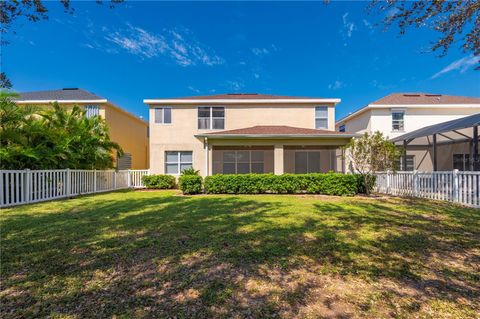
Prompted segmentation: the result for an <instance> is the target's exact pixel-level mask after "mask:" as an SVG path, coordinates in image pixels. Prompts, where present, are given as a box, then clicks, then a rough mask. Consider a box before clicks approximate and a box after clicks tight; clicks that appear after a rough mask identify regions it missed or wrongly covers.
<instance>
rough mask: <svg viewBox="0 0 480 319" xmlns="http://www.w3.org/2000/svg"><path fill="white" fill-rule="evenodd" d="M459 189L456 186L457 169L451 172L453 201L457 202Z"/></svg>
mask: <svg viewBox="0 0 480 319" xmlns="http://www.w3.org/2000/svg"><path fill="white" fill-rule="evenodd" d="M459 193H460V188H459V185H458V169H454V170H453V201H454V202H458V200H459Z"/></svg>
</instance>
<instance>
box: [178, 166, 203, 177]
mask: <svg viewBox="0 0 480 319" xmlns="http://www.w3.org/2000/svg"><path fill="white" fill-rule="evenodd" d="M199 173H200V171H199V170H197V169H194V168H193V167H191V168H187V169H184V170H183V171H182V174H181V175H199Z"/></svg>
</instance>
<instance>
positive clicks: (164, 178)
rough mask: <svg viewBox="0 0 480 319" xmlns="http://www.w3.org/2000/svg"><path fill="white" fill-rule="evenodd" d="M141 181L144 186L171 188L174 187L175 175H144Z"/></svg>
mask: <svg viewBox="0 0 480 319" xmlns="http://www.w3.org/2000/svg"><path fill="white" fill-rule="evenodd" d="M142 183H143V185H145V187H146V188H151V189H171V188H174V187H175V177H174V176H172V175H145V176H143V177H142Z"/></svg>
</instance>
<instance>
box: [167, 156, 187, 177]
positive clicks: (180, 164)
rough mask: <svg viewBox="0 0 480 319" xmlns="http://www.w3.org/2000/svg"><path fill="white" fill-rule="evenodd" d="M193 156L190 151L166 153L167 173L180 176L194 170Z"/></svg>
mask: <svg viewBox="0 0 480 319" xmlns="http://www.w3.org/2000/svg"><path fill="white" fill-rule="evenodd" d="M192 163H193V156H192V152H190V151H168V152H165V173H166V174H172V175H178V174H180V173H181V172H182V171H184V170H186V169H189V168H192Z"/></svg>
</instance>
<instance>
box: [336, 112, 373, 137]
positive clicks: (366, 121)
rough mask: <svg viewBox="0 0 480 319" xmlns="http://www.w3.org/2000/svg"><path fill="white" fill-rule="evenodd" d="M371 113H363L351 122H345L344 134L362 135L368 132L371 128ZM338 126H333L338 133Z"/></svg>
mask: <svg viewBox="0 0 480 319" xmlns="http://www.w3.org/2000/svg"><path fill="white" fill-rule="evenodd" d="M370 119H371V111H370V110H368V111H365V112H364V113H362V114H360V115H358V116H356V117H354V118H353V119H351V120H348V121H345V122H343V123H342V124H345V132H355V133H364V132H369V131H370V126H371V123H370V122H371V121H370ZM339 127H340V125H339V124H337V125H335V129H336V130H337V131H338V129H339Z"/></svg>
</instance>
